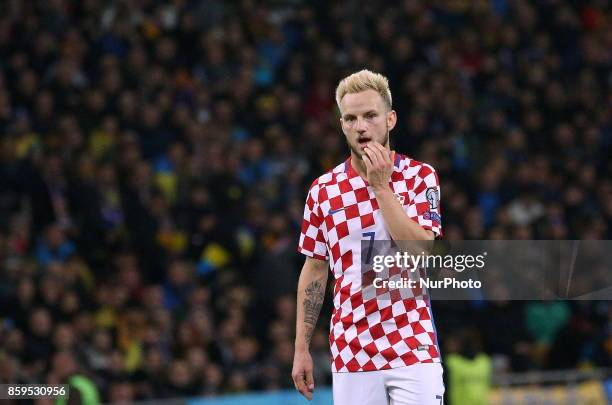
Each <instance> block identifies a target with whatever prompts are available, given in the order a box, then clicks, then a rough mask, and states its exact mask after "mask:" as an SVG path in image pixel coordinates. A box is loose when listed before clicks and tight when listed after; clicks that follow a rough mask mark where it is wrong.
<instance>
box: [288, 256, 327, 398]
mask: <svg viewBox="0 0 612 405" xmlns="http://www.w3.org/2000/svg"><path fill="white" fill-rule="evenodd" d="M328 266H329V264H328V262H327V261H324V260H319V259H314V258H311V257H307V258H306V261H305V262H304V267H302V272H301V274H300V280H299V282H298V291H297V317H296V319H297V320H296V327H295V355H294V358H293V371H292V373H291V376H292V377H293V382H294V384H295V388H296V389H297V390H298V391H299V392H300V393H301V394H302V395H304V396H305V397H306V398H307V399H308V400H310V399H312V393H313V391H314V379H313V375H312V368H313V365H312V357H311V356H310V350H309V347H310V340H311V339H312V334H313V333H314V329H315V325H316V324H317V319H318V318H319V313H320V312H321V306H322V305H323V299H324V298H325V287H326V286H327V276H328Z"/></svg>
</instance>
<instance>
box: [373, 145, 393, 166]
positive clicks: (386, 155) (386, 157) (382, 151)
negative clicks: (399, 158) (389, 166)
mask: <svg viewBox="0 0 612 405" xmlns="http://www.w3.org/2000/svg"><path fill="white" fill-rule="evenodd" d="M376 149H377V150H378V152H380V156H381V158H382V159H383V161H384V162H387V163H388V162H389V161H391V158H390V156H389V151H388V150H387V148H385V147H384V146H382V145H381V144H379V143H376Z"/></svg>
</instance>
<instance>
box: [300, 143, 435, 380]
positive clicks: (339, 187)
mask: <svg viewBox="0 0 612 405" xmlns="http://www.w3.org/2000/svg"><path fill="white" fill-rule="evenodd" d="M389 185H390V187H391V188H392V189H393V192H394V193H395V194H396V196H397V197H398V200H399V201H400V202H402V204H403V207H404V211H405V212H406V214H407V215H408V216H409V217H410V218H411V219H412V220H413V221H416V222H418V223H419V224H420V225H421V226H422V227H423V228H424V229H428V230H431V231H433V232H434V233H435V234H436V235H440V234H441V232H442V228H441V224H440V223H439V222H438V221H437V219H439V218H440V217H441V214H440V207H439V203H438V202H437V200H436V199H435V198H436V197H437V198H439V196H440V188H439V185H438V178H437V176H436V173H435V171H434V169H433V168H432V167H431V166H429V165H427V164H424V163H420V162H417V161H415V160H412V159H410V158H408V157H406V156H402V155H399V154H396V160H395V167H394V171H393V173H392V175H391V182H390V183H389ZM432 213H435V214H437V215H432ZM431 218H434V219H431ZM366 232H374V238H375V239H376V240H389V239H391V236H390V234H389V231H388V229H387V227H386V225H385V223H384V220H383V217H382V213H381V212H380V210H379V207H378V203H377V201H376V197H375V195H374V193H373V191H372V190H371V188H370V187H369V186H368V184H367V182H366V181H365V180H364V179H363V178H362V177H361V176H359V175H358V174H357V172H356V171H355V170H354V169H353V168H352V166H351V164H350V158H349V159H348V160H347V161H345V162H344V163H342V164H340V165H338V166H337V167H335V168H334V169H332V170H331V171H329V172H327V173H325V174H324V175H322V176H320V177H319V178H318V179H316V180H315V181H314V182H313V184H312V186H311V187H310V191H309V193H308V197H307V199H306V205H305V208H304V220H303V223H302V231H301V235H300V242H299V246H298V251H299V252H301V253H303V254H305V255H307V256H310V257H314V258H317V259H321V260H329V262H330V266H331V270H332V272H333V274H334V277H335V286H334V312H333V315H332V319H331V325H330V326H331V331H330V337H329V338H330V345H331V354H332V371H334V372H356V371H371V370H384V369H390V368H395V367H404V366H407V365H411V364H414V363H431V362H439V361H440V352H439V349H438V344H437V338H436V332H435V330H434V325H433V320H432V317H431V305H430V303H429V298H428V297H427V296H426V295H424V294H423V295H418V294H417V295H416V296H414V297H411V298H402V297H400V298H396V299H390V300H381V299H375V298H374V299H370V300H367V299H364V298H363V295H362V293H363V291H362V289H361V285H362V283H361V281H362V280H361V269H360V263H361V241H362V240H364V239H367V236H364V233H366Z"/></svg>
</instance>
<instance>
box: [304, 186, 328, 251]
mask: <svg viewBox="0 0 612 405" xmlns="http://www.w3.org/2000/svg"><path fill="white" fill-rule="evenodd" d="M318 192H319V185H318V184H317V183H316V181H315V183H313V185H312V186H311V187H310V190H309V191H308V196H307V197H306V204H305V205H304V218H303V220H302V230H301V232H300V241H299V244H298V249H297V250H298V252H300V253H303V254H305V255H306V256H309V257H313V258H315V259H319V260H327V259H328V254H327V244H326V241H325V237H324V234H323V214H322V213H321V209H320V207H319V204H318V203H317V196H318Z"/></svg>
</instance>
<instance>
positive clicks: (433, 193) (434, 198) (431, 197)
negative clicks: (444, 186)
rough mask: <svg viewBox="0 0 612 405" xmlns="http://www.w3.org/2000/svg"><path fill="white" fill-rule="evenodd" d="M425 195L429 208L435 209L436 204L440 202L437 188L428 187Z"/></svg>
mask: <svg viewBox="0 0 612 405" xmlns="http://www.w3.org/2000/svg"><path fill="white" fill-rule="evenodd" d="M425 197H426V198H427V202H428V203H429V209H431V210H435V209H437V208H438V204H439V203H440V194H439V193H438V189H437V188H436V187H429V188H428V189H427V191H426V192H425Z"/></svg>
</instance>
